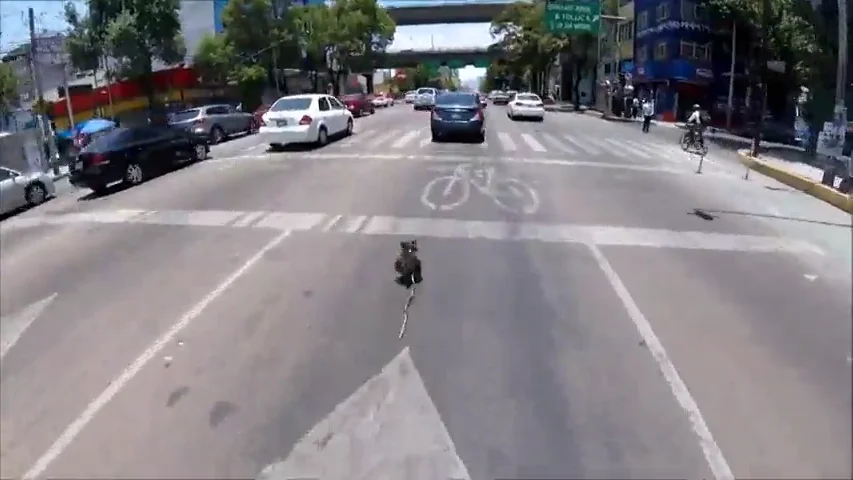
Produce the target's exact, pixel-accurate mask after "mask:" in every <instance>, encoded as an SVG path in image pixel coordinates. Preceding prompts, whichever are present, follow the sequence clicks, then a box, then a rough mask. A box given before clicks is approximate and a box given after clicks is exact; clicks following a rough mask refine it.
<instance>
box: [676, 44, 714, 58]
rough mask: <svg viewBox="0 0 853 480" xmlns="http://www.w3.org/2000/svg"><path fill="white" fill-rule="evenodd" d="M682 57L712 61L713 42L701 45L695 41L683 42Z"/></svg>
mask: <svg viewBox="0 0 853 480" xmlns="http://www.w3.org/2000/svg"><path fill="white" fill-rule="evenodd" d="M680 55H681V58H684V59H687V60H702V61H706V62H710V61H711V44H710V43H708V44H704V45H700V44H698V43H694V42H681V51H680Z"/></svg>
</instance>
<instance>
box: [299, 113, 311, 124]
mask: <svg viewBox="0 0 853 480" xmlns="http://www.w3.org/2000/svg"><path fill="white" fill-rule="evenodd" d="M313 121H314V119H313V118H311V117H309V116H308V115H303V116H302V118H300V119H299V124H300V125H311V122H313Z"/></svg>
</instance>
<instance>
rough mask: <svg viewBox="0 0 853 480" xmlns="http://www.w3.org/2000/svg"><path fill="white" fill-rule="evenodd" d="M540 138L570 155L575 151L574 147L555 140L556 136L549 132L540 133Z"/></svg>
mask: <svg viewBox="0 0 853 480" xmlns="http://www.w3.org/2000/svg"><path fill="white" fill-rule="evenodd" d="M542 138H543V139H545V141H546V142H547V143H550V144H551V145H553V146H555V147H557V149H558V150H560V151H562V152H566V153H568V154H570V155H572V154H575V153H577V152H576V151H575V149H573V148H572V147H570V146H568V145H566V144H565V143H563V142H561V141H559V140H557V137H555V136H553V135H551V134H550V133H542Z"/></svg>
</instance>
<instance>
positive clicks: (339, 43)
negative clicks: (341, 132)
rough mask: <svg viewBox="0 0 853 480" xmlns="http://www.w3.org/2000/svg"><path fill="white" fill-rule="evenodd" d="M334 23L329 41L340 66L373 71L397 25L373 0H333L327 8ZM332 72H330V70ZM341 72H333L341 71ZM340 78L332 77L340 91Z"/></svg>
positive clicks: (370, 86) (336, 90) (335, 86)
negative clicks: (333, 47)
mask: <svg viewBox="0 0 853 480" xmlns="http://www.w3.org/2000/svg"><path fill="white" fill-rule="evenodd" d="M330 13H331V18H332V20H331V22H330V26H331V27H333V28H332V29H331V31H330V40H331V45H334V46H335V51H336V53H335V55H336V59H337V61H338V64H339V65H340V66H341V67H342V70H349V71H363V70H368V71H371V72H372V71H373V69H374V68H375V67H376V65H377V63H376V62H377V60H378V59H379V58H380V57H381V56H382V55H383V54H384V53H385V51H386V49H387V48H388V45H390V44H391V42H393V41H394V32H395V31H396V29H397V25H396V24H395V23H394V20H393V19H392V18H391V16H390V15H388V11H387V10H385V9H384V8H383V7H381V6H380V5H379V4H378V3H377V1H376V0H336V1H335V3H334V4H333V5H332V7H331V8H330ZM330 73H332V72H330ZM340 73H342V72H335V74H336V75H340ZM367 82H368V91H371V90H373V76H372V75H370V76H369V77H368V79H367ZM339 84H340V82H339V78H335V82H334V88H335V94H337V93H339V92H338V88H339Z"/></svg>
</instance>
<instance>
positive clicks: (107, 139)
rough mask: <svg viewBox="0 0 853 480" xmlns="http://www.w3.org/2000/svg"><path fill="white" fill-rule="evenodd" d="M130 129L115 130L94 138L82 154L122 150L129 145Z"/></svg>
mask: <svg viewBox="0 0 853 480" xmlns="http://www.w3.org/2000/svg"><path fill="white" fill-rule="evenodd" d="M130 135H131V133H130V129H128V128H115V129H113V130H110V131H109V132H106V133H104V134H102V135H99V136H97V137H94V139H93V140H92V141H91V143H89V144H88V145H86V146H85V147H84V148H83V150H82V152H91V153H100V152H107V151H110V150H116V149H118V148H121V146H122V145H123V144H124V143H127V141H128V139H129V138H130Z"/></svg>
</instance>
